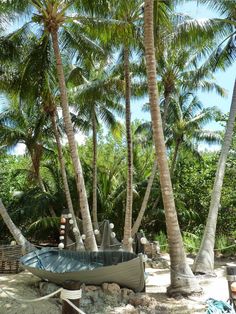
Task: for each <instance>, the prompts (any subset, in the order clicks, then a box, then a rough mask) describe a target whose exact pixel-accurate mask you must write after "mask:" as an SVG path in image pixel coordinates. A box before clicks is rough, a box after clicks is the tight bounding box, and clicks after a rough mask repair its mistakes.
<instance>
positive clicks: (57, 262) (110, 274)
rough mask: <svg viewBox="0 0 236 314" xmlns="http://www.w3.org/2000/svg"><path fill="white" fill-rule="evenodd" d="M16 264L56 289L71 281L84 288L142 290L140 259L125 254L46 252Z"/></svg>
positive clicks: (41, 251)
mask: <svg viewBox="0 0 236 314" xmlns="http://www.w3.org/2000/svg"><path fill="white" fill-rule="evenodd" d="M20 262H21V266H22V267H23V268H24V269H26V270H28V271H30V272H31V273H32V274H34V275H36V276H38V277H40V278H41V279H43V280H47V281H50V282H54V283H56V284H58V285H61V284H63V282H65V281H67V280H74V281H80V282H81V283H85V284H86V285H88V284H89V285H101V284H102V283H104V282H108V283H109V282H110V283H112V282H115V283H117V284H119V285H120V286H121V287H127V288H130V289H132V290H134V291H135V292H140V291H143V290H144V287H145V279H144V265H143V261H142V256H141V255H140V256H136V255H135V254H132V253H128V252H122V251H99V252H71V251H64V250H63V251H60V250H57V249H48V248H47V249H42V250H37V251H34V252H31V253H29V254H27V255H25V256H23V257H22V258H21V260H20ZM109 264H110V265H109ZM86 268H89V269H86Z"/></svg>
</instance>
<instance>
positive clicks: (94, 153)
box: [92, 109, 98, 229]
mask: <svg viewBox="0 0 236 314" xmlns="http://www.w3.org/2000/svg"><path fill="white" fill-rule="evenodd" d="M92 122H93V210H92V213H93V215H92V217H93V226H94V228H95V229H98V216H97V120H96V114H95V109H94V111H93V117H92Z"/></svg>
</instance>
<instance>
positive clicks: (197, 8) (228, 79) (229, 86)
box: [132, 0, 236, 130]
mask: <svg viewBox="0 0 236 314" xmlns="http://www.w3.org/2000/svg"><path fill="white" fill-rule="evenodd" d="M177 11H178V12H181V13H185V14H187V15H190V16H191V17H193V18H213V17H219V15H218V13H217V12H214V11H211V10H209V9H208V8H206V7H205V6H202V5H198V4H197V1H191V0H189V1H185V3H184V4H183V5H181V6H178V8H177ZM235 76H236V63H235V64H234V65H233V66H231V67H230V68H228V69H227V71H225V72H222V71H221V72H218V73H216V74H215V78H216V82H217V83H218V84H219V85H220V86H221V87H223V88H225V89H226V90H227V92H228V95H227V97H226V98H222V97H220V96H219V95H217V94H216V93H213V92H211V93H202V92H198V93H197V95H198V97H199V98H200V100H201V102H202V103H203V104H204V106H206V107H210V106H217V107H219V109H220V110H221V111H223V112H224V113H227V112H229V108H230V104H231V98H232V92H233V85H234V80H235ZM145 102H147V99H144V100H143V101H136V102H135V101H133V102H132V119H145V120H150V115H149V113H143V112H142V111H141V107H142V104H143V103H145ZM207 128H208V129H212V130H216V129H219V128H220V127H219V124H217V123H215V122H214V123H210V124H208V126H207Z"/></svg>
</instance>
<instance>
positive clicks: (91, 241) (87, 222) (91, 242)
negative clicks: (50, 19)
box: [51, 29, 98, 251]
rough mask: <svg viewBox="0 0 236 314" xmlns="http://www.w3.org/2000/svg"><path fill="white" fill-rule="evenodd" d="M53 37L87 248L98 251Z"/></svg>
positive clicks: (56, 47)
mask: <svg viewBox="0 0 236 314" xmlns="http://www.w3.org/2000/svg"><path fill="white" fill-rule="evenodd" d="M51 36H52V43H53V50H54V54H55V58H56V68H57V76H58V82H59V89H60V97H61V107H62V114H63V120H64V125H65V130H66V135H67V138H68V143H69V147H70V152H71V158H72V164H73V167H74V172H75V179H76V186H77V191H78V195H79V201H80V210H81V215H82V219H83V231H84V233H85V235H86V240H85V247H86V248H87V249H89V250H91V251H97V250H98V248H97V244H96V240H95V236H94V233H93V226H92V221H91V216H90V212H89V206H88V199H87V193H86V189H85V184H84V177H83V172H82V167H81V163H80V159H79V155H78V151H77V146H76V141H75V136H74V132H73V126H72V122H71V117H70V111H69V106H68V98H67V91H66V83H65V76H64V70H63V65H62V59H61V54H60V49H59V44H58V30H57V29H53V30H52V31H51Z"/></svg>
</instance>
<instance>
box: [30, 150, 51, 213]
mask: <svg viewBox="0 0 236 314" xmlns="http://www.w3.org/2000/svg"><path fill="white" fill-rule="evenodd" d="M37 149H38V150H41V149H42V147H41V146H40V145H38V146H37V147H36V148H33V149H29V153H30V157H31V160H32V164H33V168H34V173H35V176H36V180H37V181H38V184H39V187H40V189H41V190H42V191H43V192H44V193H47V190H46V188H45V185H44V183H43V179H42V177H41V174H40V162H39V160H40V159H41V158H40V157H41V153H40V154H39V153H38V152H36V150H37ZM39 156H40V157H39ZM48 211H49V214H50V216H51V217H56V216H57V215H56V213H55V210H54V209H53V207H52V206H50V205H49V206H48Z"/></svg>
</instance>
